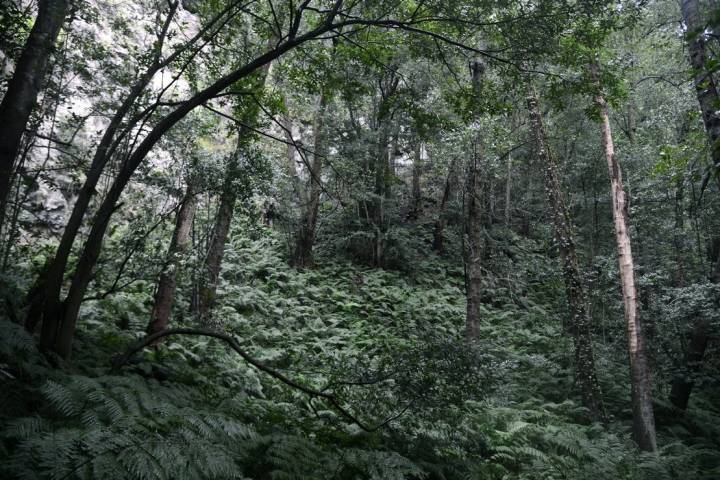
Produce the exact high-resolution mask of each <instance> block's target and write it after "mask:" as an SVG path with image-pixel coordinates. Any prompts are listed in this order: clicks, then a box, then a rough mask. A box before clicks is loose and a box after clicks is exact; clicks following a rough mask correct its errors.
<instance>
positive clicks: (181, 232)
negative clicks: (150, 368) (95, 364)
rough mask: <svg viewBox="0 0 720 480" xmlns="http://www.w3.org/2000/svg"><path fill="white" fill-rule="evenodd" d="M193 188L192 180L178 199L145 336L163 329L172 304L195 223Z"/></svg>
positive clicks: (168, 320) (195, 204) (167, 321)
mask: <svg viewBox="0 0 720 480" xmlns="http://www.w3.org/2000/svg"><path fill="white" fill-rule="evenodd" d="M195 190H196V188H195V185H194V180H190V181H189V183H188V186H187V189H186V192H185V196H184V197H183V199H182V204H181V205H180V210H178V213H177V217H176V218H175V230H174V231H173V236H172V240H171V241H170V246H169V247H168V251H167V257H166V259H165V265H164V268H163V271H162V273H161V274H160V279H159V281H158V286H157V292H156V294H155V304H154V305H153V310H152V314H151V316H150V323H149V324H148V328H147V332H148V334H149V335H151V334H153V333H155V332H159V331H160V330H164V329H166V328H167V326H168V323H169V322H170V314H171V313H172V306H173V302H174V300H175V288H176V285H177V274H178V271H179V270H180V268H181V265H182V260H183V257H184V256H185V253H186V252H187V249H188V245H189V244H190V230H191V228H192V224H193V220H194V219H195V210H196V207H197V200H196V197H195V195H196V192H195Z"/></svg>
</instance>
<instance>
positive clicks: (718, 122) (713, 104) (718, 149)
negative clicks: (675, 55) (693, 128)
mask: <svg viewBox="0 0 720 480" xmlns="http://www.w3.org/2000/svg"><path fill="white" fill-rule="evenodd" d="M680 6H681V10H682V16H683V21H684V22H685V25H686V26H687V33H686V36H687V41H688V51H689V53H690V64H691V65H692V68H693V71H694V73H695V76H694V78H693V83H694V84H695V95H696V97H697V100H698V103H699V104H700V110H701V111H702V118H703V122H704V124H705V131H706V133H707V136H708V140H709V142H710V151H711V158H712V162H713V165H714V167H715V168H716V169H720V111H719V110H718V105H719V104H720V99H719V98H718V91H717V85H716V84H715V80H714V78H713V76H712V73H711V72H709V71H708V69H707V61H708V58H707V51H706V48H705V37H704V30H705V27H706V25H707V22H703V19H702V17H701V15H700V8H699V2H698V0H682V1H681V3H680Z"/></svg>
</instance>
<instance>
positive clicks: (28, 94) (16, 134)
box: [0, 0, 70, 215]
mask: <svg viewBox="0 0 720 480" xmlns="http://www.w3.org/2000/svg"><path fill="white" fill-rule="evenodd" d="M69 7H70V1H69V0H39V2H38V14H37V17H36V18H35V24H34V25H33V27H32V29H31V30H30V34H29V36H28V39H27V41H26V42H25V46H24V47H23V51H22V53H21V54H20V58H19V59H18V62H17V65H16V66H15V71H14V72H13V76H12V78H11V79H10V82H9V83H8V89H7V91H6V92H5V96H4V97H3V100H2V103H0V214H2V215H4V212H5V203H6V201H7V197H8V195H9V193H10V182H11V178H12V174H13V170H14V167H15V158H16V157H17V154H18V149H19V148H20V141H21V139H22V136H23V133H24V132H25V127H26V125H27V123H28V120H29V118H30V114H31V113H32V110H33V108H34V107H35V103H36V102H37V97H38V94H39V93H40V91H41V90H42V86H43V81H44V79H45V72H46V71H47V67H48V63H49V59H50V55H51V53H52V51H53V47H54V45H55V40H56V39H57V36H58V34H59V33H60V28H61V27H62V24H63V22H64V21H65V16H66V15H67V13H68V10H69Z"/></svg>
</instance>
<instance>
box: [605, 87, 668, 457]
mask: <svg viewBox="0 0 720 480" xmlns="http://www.w3.org/2000/svg"><path fill="white" fill-rule="evenodd" d="M595 102H596V103H597V105H598V107H599V108H600V117H601V120H602V123H601V129H602V143H603V149H604V151H605V158H606V160H607V165H608V172H609V174H610V185H611V195H612V210H613V219H614V222H615V238H616V241H617V252H618V266H619V271H620V283H621V285H622V294H623V304H624V307H625V321H626V323H627V331H628V353H629V359H630V385H631V390H632V410H633V434H634V437H635V441H636V442H637V444H638V446H639V447H640V449H641V450H645V451H651V452H654V451H656V450H657V440H656V436H655V416H654V413H653V406H652V394H651V391H650V368H649V366H648V361H647V357H646V355H645V337H644V335H643V330H642V323H641V322H640V315H639V309H638V303H637V290H636V288H635V272H634V271H633V256H632V248H631V245H630V231H629V229H630V221H629V220H630V219H629V214H628V205H627V198H626V196H625V190H624V189H623V184H622V174H621V171H620V165H619V164H618V162H617V158H615V145H614V144H613V138H612V131H611V129H610V115H609V112H608V106H607V103H606V102H605V98H604V97H603V96H602V95H600V94H598V95H596V97H595Z"/></svg>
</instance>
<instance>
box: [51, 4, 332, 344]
mask: <svg viewBox="0 0 720 480" xmlns="http://www.w3.org/2000/svg"><path fill="white" fill-rule="evenodd" d="M332 16H334V14H332ZM336 27H337V24H333V23H332V22H326V23H323V24H322V25H320V26H318V27H317V28H315V29H313V30H311V31H309V32H306V33H304V34H302V35H299V36H291V37H290V38H287V39H286V40H285V41H284V42H281V43H279V44H277V45H275V46H274V48H272V49H270V50H269V51H267V52H265V53H264V54H262V55H260V56H258V57H256V58H255V59H253V60H251V61H249V62H248V63H246V64H244V65H243V66H242V67H240V68H238V69H236V70H234V71H232V72H230V73H229V74H227V75H225V76H223V77H221V78H220V79H218V80H217V81H215V82H214V83H212V84H211V85H209V86H208V87H206V88H205V89H204V90H202V91H200V92H198V93H196V94H195V95H193V96H192V97H190V98H189V99H188V100H185V101H184V102H182V103H180V104H179V105H178V106H177V107H176V108H175V109H174V110H173V111H172V112H170V113H168V114H167V115H165V116H164V117H163V118H162V119H160V120H159V121H158V122H157V124H156V125H155V126H154V127H153V128H152V129H151V130H150V131H149V132H148V133H147V135H146V136H145V137H144V138H143V140H142V141H140V143H139V144H138V145H137V147H136V148H135V150H134V151H133V152H132V153H131V154H130V155H129V157H128V158H127V159H126V160H125V161H124V162H123V165H122V167H121V169H120V171H119V172H118V174H117V176H116V177H115V179H114V181H113V184H112V186H111V187H110V189H109V191H108V193H107V195H106V196H105V199H104V200H103V202H102V204H101V205H100V207H99V208H98V211H97V214H96V216H95V221H94V223H93V226H92V228H91V230H90V233H89V235H88V238H87V240H86V241H85V244H84V246H83V250H82V253H81V255H80V258H79V260H78V265H77V269H76V271H75V273H74V275H73V279H72V282H71V284H70V290H69V292H68V296H67V297H66V299H65V302H64V304H63V308H62V309H61V311H60V312H59V314H58V316H59V317H60V318H61V321H60V322H59V326H58V328H57V335H55V338H56V340H55V341H54V342H52V341H51V342H50V343H51V344H52V345H53V348H54V349H55V351H56V352H57V353H59V354H60V355H61V356H63V357H64V358H69V356H70V351H71V349H72V339H73V336H74V332H75V324H76V322H77V315H78V312H79V311H80V304H81V303H82V300H83V297H84V295H85V291H86V290H87V286H88V284H89V282H90V274H91V273H92V270H93V268H94V267H95V264H96V263H97V259H98V257H99V255H100V251H101V249H102V241H103V237H104V235H105V231H106V230H107V227H108V224H109V223H110V218H111V217H112V215H113V213H114V212H115V210H116V209H117V208H118V206H117V202H118V200H119V199H120V196H121V195H122V192H123V191H124V189H125V187H126V185H127V183H128V182H129V181H130V178H131V177H132V174H133V173H134V172H135V170H136V169H137V168H138V166H139V165H140V164H141V163H142V161H143V160H144V159H145V157H146V156H147V155H148V153H150V150H152V148H153V147H154V146H155V144H156V143H157V142H158V141H159V140H160V139H161V138H162V137H163V135H165V133H167V132H168V131H169V130H170V129H171V128H173V127H174V126H175V125H176V124H177V123H178V122H179V121H180V120H182V119H183V118H185V116H186V115H187V114H189V113H190V112H192V111H193V110H194V109H195V108H197V107H198V106H200V105H203V104H205V102H207V101H208V100H209V99H211V98H214V97H215V96H216V95H217V94H219V93H220V92H222V91H224V90H225V89H226V88H228V87H229V86H231V85H233V84H234V83H236V82H237V81H238V80H240V79H243V78H247V77H248V76H249V75H251V74H253V73H254V72H256V71H258V70H260V69H262V68H263V67H266V66H268V65H269V64H270V63H271V62H272V61H273V60H275V59H277V58H278V57H280V56H281V55H283V54H284V53H286V52H288V51H290V50H292V49H293V48H295V47H297V46H299V45H302V44H304V43H306V42H308V41H310V40H313V39H315V38H316V37H318V36H320V35H322V34H324V33H325V32H327V31H329V30H331V29H332V28H336ZM43 337H44V335H43V336H42V337H41V343H46V342H47V339H45V338H43Z"/></svg>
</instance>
